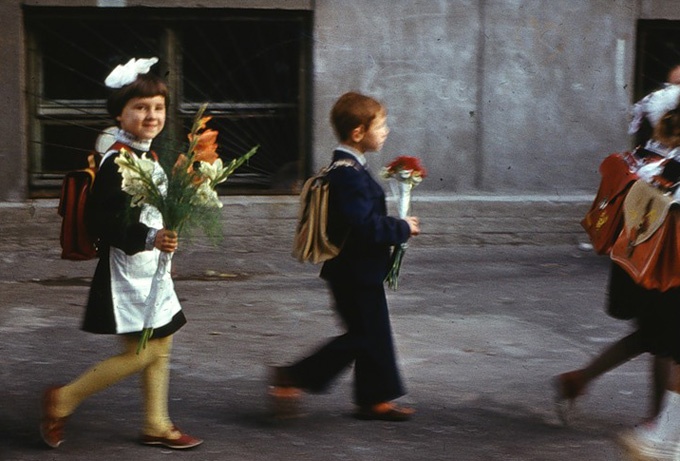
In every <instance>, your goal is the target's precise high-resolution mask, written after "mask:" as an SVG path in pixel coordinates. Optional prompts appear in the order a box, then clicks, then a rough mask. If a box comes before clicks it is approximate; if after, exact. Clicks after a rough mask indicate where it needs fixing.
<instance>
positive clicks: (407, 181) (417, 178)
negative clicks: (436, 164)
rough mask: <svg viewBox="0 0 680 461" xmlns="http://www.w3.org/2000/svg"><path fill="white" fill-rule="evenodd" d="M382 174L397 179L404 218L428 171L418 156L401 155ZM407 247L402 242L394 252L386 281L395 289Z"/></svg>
mask: <svg viewBox="0 0 680 461" xmlns="http://www.w3.org/2000/svg"><path fill="white" fill-rule="evenodd" d="M381 175H382V177H383V178H385V179H394V180H395V182H394V183H393V184H394V185H395V187H393V190H394V191H395V195H396V197H397V211H398V214H399V217H400V218H402V219H404V218H405V217H406V216H408V213H409V210H410V208H411V191H412V190H413V188H414V187H416V186H417V185H418V184H420V183H421V182H422V180H423V178H425V177H426V176H427V171H426V170H425V168H423V166H422V165H421V164H420V160H419V159H418V158H416V157H407V156H401V157H397V158H396V159H394V160H393V161H392V162H390V163H389V164H387V166H385V167H383V169H382V172H381ZM407 247H408V245H407V244H406V243H402V244H401V245H398V246H397V247H395V248H394V251H393V252H392V264H391V267H390V270H389V272H388V273H387V277H385V282H387V286H389V287H390V288H392V289H393V290H396V289H397V288H398V287H399V272H400V270H401V263H402V260H403V259H404V253H405V252H406V248H407Z"/></svg>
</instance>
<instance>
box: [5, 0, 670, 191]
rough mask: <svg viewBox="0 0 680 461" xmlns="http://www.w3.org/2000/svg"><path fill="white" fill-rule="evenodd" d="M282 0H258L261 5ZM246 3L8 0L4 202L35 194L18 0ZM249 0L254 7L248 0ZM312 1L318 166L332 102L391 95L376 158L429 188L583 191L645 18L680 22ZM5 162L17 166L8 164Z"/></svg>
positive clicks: (608, 143)
mask: <svg viewBox="0 0 680 461" xmlns="http://www.w3.org/2000/svg"><path fill="white" fill-rule="evenodd" d="M273 1H275V0H258V1H257V2H256V3H252V4H253V5H255V6H257V7H265V6H267V5H271V4H272V2H273ZM245 3H248V2H245V0H205V1H201V2H198V1H189V2H182V1H179V0H173V1H171V2H167V1H163V0H134V1H133V0H96V1H95V0H30V1H21V0H3V1H2V2H0V57H1V58H2V62H3V65H2V66H0V101H1V102H2V104H0V120H2V123H1V124H0V161H2V164H3V167H2V168H0V201H21V200H25V199H26V197H27V190H26V181H27V180H26V176H27V175H26V168H27V161H26V141H25V136H24V131H25V130H24V128H25V112H24V110H25V109H24V102H23V101H24V92H23V88H24V85H23V81H22V79H23V75H24V74H25V64H24V58H23V35H22V29H21V7H20V5H21V4H31V5H46V6H47V5H50V6H54V5H61V6H65V5H72V6H77V5H88V6H91V5H100V6H109V7H120V6H133V5H146V6H159V7H161V6H185V7H197V6H199V5H200V6H205V7H220V6H234V5H236V6H243V5H244V4H245ZM248 4H249V5H250V3H248ZM278 5H279V6H280V7H292V8H295V7H298V8H299V7H304V8H308V7H313V8H314V10H315V13H314V78H313V101H314V109H313V110H314V113H313V120H314V126H313V138H314V142H313V151H314V157H313V167H314V168H318V167H319V166H321V165H322V164H324V163H325V162H326V161H327V158H328V155H329V152H330V150H331V149H332V148H333V146H334V145H335V140H334V138H333V134H332V131H331V129H330V126H329V123H328V112H329V110H330V107H331V105H332V103H333V101H334V100H335V99H336V98H337V97H338V96H339V95H340V94H341V93H343V92H344V91H348V90H352V89H354V90H359V91H363V92H366V93H369V94H372V95H375V96H376V97H378V98H380V99H381V100H383V101H384V102H385V103H386V105H387V106H388V109H389V111H390V119H389V123H390V125H391V129H392V132H391V135H390V138H389V139H388V142H387V144H386V146H385V149H384V151H383V152H382V153H381V154H377V155H376V156H375V157H374V158H373V160H372V165H374V166H376V167H379V166H380V165H381V164H383V163H385V162H386V161H387V160H388V159H390V158H392V157H393V156H396V155H417V156H420V157H422V158H423V160H424V162H425V164H426V166H427V167H428V168H429V170H430V172H431V176H430V178H429V179H428V180H427V181H426V182H425V183H423V185H422V186H421V188H422V190H423V192H428V193H433V194H445V195H446V194H448V195H450V194H472V195H475V194H476V195H506V196H508V195H509V196H513V195H514V196H519V195H524V194H533V195H566V196H570V195H579V194H592V193H594V190H595V188H596V186H597V182H598V179H599V178H598V175H597V165H598V163H599V162H600V160H601V159H602V158H603V157H604V156H605V155H606V154H608V153H610V152H612V151H616V150H621V149H626V148H629V147H630V138H629V137H628V136H627V134H626V123H627V114H626V111H627V108H628V107H629V105H630V103H631V102H632V101H631V97H632V96H631V95H632V70H633V63H634V54H635V50H634V42H635V26H636V21H637V19H638V18H645V19H652V18H669V19H679V18H680V0H569V1H563V0H316V1H315V2H313V3H312V2H311V0H290V1H284V0H281V2H280V3H279V4H278ZM8 165H11V167H9V166H8Z"/></svg>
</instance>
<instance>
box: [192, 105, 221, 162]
mask: <svg viewBox="0 0 680 461" xmlns="http://www.w3.org/2000/svg"><path fill="white" fill-rule="evenodd" d="M206 118H207V117H206ZM217 134H218V133H217V131H216V130H205V131H204V132H202V133H199V134H197V135H195V136H194V135H189V141H190V142H194V139H196V140H197V141H196V147H195V148H194V161H196V162H208V163H210V164H211V165H212V163H213V162H214V161H215V160H217V159H218V158H219V156H218V155H217Z"/></svg>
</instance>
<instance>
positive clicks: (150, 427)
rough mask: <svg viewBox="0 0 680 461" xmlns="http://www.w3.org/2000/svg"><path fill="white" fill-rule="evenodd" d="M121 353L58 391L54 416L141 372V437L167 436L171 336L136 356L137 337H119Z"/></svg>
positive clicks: (147, 347) (155, 341)
mask: <svg viewBox="0 0 680 461" xmlns="http://www.w3.org/2000/svg"><path fill="white" fill-rule="evenodd" d="M122 339H123V346H124V347H123V352H122V353H120V354H118V355H116V356H113V357H111V358H108V359H106V360H104V361H102V362H99V363H98V364H96V365H94V366H93V367H91V368H90V369H88V370H87V371H86V372H85V373H83V374H82V375H80V376H79V377H78V378H76V379H75V380H73V381H71V382H70V383H69V384H67V385H65V386H64V387H61V388H60V389H59V390H58V392H57V395H56V397H57V399H56V400H57V405H56V413H57V416H68V415H70V414H71V413H73V412H74V411H75V410H76V408H78V406H79V405H80V404H81V403H82V402H83V401H84V400H85V399H87V398H88V397H90V396H91V395H94V394H96V393H97V392H100V391H102V390H104V389H106V388H107V387H109V386H111V385H113V384H115V383H117V382H118V381H120V380H122V379H124V378H127V377H128V376H131V375H133V374H135V373H141V378H142V392H143V396H144V409H145V412H144V414H145V418H144V419H145V421H144V429H143V431H144V434H146V435H153V436H167V435H168V434H169V433H170V432H172V422H171V420H170V416H169V413H168V387H169V382H170V368H169V365H170V350H171V348H172V336H167V337H165V338H159V339H152V340H150V341H149V342H148V343H147V346H146V348H145V349H143V350H142V351H140V353H139V355H137V341H138V339H137V338H136V337H129V336H122Z"/></svg>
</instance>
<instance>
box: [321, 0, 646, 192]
mask: <svg viewBox="0 0 680 461" xmlns="http://www.w3.org/2000/svg"><path fill="white" fill-rule="evenodd" d="M633 3H634V2H630V1H628V0H620V1H611V0H600V1H597V0H570V1H568V2H565V1H561V0H467V1H466V0H458V1H446V0H439V1H433V0H420V1H413V0H373V1H370V2H369V1H366V0H347V1H343V2H337V1H333V0H319V1H317V15H316V17H317V23H316V30H315V48H314V49H315V63H316V67H315V78H314V82H315V95H316V106H315V107H316V109H317V116H316V126H315V134H316V135H317V136H316V139H317V143H316V146H317V148H321V147H322V146H323V147H324V148H325V149H326V150H327V149H328V147H329V146H332V144H333V143H334V140H333V138H332V135H331V133H330V130H329V128H328V122H327V113H328V110H329V108H330V106H331V105H332V102H333V100H334V98H335V97H336V96H337V95H338V94H339V93H341V92H344V91H346V90H350V89H356V90H359V91H364V92H367V93H370V94H372V95H375V96H377V97H378V98H380V99H382V100H383V101H384V102H385V103H386V105H387V106H388V109H389V110H390V115H391V116H390V120H389V123H390V124H391V128H392V132H391V134H390V139H388V141H387V143H386V145H385V148H384V150H383V153H382V154H381V155H379V156H378V158H376V159H375V162H376V163H380V162H385V161H386V160H388V159H389V158H391V157H392V156H395V155H418V156H421V157H422V158H423V159H424V161H425V163H426V164H427V166H429V167H430V170H431V171H432V173H433V174H432V176H431V177H430V178H429V180H427V181H426V182H425V183H423V185H422V186H421V187H422V188H423V189H424V190H430V191H441V192H454V193H461V192H462V193H483V194H484V193H501V194H524V193H534V194H567V195H569V194H577V193H584V192H591V191H593V189H594V188H595V187H596V184H597V180H598V178H597V164H598V163H599V161H600V160H601V159H602V158H603V156H604V155H605V154H607V153H610V152H612V151H615V150H619V149H626V148H628V147H629V142H630V140H629V137H628V136H627V134H626V120H627V118H626V111H627V108H628V106H629V103H630V98H631V89H632V88H631V87H632V85H631V79H632V67H633V56H634V47H633V44H634V31H635V20H636V16H635V15H636V11H637V10H636V9H634V8H631V7H630V6H631V4H633ZM317 152H319V151H318V150H317ZM323 155H327V154H326V153H325V151H324V154H318V157H317V158H316V159H315V160H316V161H317V162H318V163H323V161H324V160H325V159H324V158H323Z"/></svg>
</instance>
